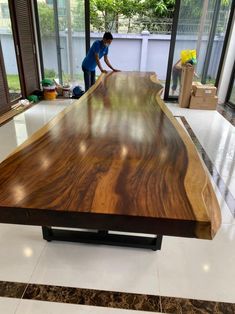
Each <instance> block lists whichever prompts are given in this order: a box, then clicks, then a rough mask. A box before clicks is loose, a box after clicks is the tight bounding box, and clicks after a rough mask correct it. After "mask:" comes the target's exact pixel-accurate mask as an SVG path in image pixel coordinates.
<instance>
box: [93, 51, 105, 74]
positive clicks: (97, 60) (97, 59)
mask: <svg viewBox="0 0 235 314" xmlns="http://www.w3.org/2000/svg"><path fill="white" fill-rule="evenodd" d="M95 61H96V63H97V65H98V67H99V69H100V71H101V72H102V73H107V71H106V70H104V69H103V68H102V65H101V63H100V59H99V55H98V53H95Z"/></svg>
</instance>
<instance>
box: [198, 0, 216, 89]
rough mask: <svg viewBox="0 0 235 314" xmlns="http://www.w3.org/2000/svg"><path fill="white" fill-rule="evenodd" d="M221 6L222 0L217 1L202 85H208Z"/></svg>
mask: <svg viewBox="0 0 235 314" xmlns="http://www.w3.org/2000/svg"><path fill="white" fill-rule="evenodd" d="M220 4H221V0H216V3H215V8H214V14H213V18H212V23H211V29H210V34H209V39H208V44H207V49H206V56H205V62H204V66H203V70H202V79H201V82H202V84H206V81H207V74H208V69H209V65H210V58H211V53H212V48H213V43H214V39H215V32H216V27H217V22H218V18H219V11H220Z"/></svg>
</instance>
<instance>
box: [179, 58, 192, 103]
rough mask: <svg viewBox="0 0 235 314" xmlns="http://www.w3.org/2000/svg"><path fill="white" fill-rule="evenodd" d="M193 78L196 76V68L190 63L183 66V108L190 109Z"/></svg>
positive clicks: (181, 95) (181, 93)
mask: <svg viewBox="0 0 235 314" xmlns="http://www.w3.org/2000/svg"><path fill="white" fill-rule="evenodd" d="M193 76H194V67H193V66H192V65H191V64H188V63H187V64H186V65H183V66H182V72H181V89H180V95H179V106H180V107H182V108H188V107H189V102H190V97H191V90H192V83H193Z"/></svg>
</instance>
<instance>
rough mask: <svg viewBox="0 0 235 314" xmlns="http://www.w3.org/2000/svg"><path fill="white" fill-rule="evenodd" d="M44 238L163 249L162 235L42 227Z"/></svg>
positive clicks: (155, 249) (154, 249)
mask: <svg viewBox="0 0 235 314" xmlns="http://www.w3.org/2000/svg"><path fill="white" fill-rule="evenodd" d="M42 234H43V239H44V240H47V241H49V242H50V241H53V240H56V241H68V242H80V243H92V244H103V245H113V246H125V247H132V248H143V249H151V250H153V251H157V250H161V245H162V236H160V235H158V236H156V237H142V236H129V235H125V234H111V233H109V231H107V230H101V231H94V232H88V231H74V230H69V229H67V230H66V229H55V228H52V227H42Z"/></svg>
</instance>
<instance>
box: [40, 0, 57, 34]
mask: <svg viewBox="0 0 235 314" xmlns="http://www.w3.org/2000/svg"><path fill="white" fill-rule="evenodd" d="M38 14H39V20H40V31H41V35H42V36H48V35H51V34H52V33H54V31H55V27H54V13H53V8H52V7H51V6H49V5H48V4H46V3H43V2H39V3H38Z"/></svg>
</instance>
